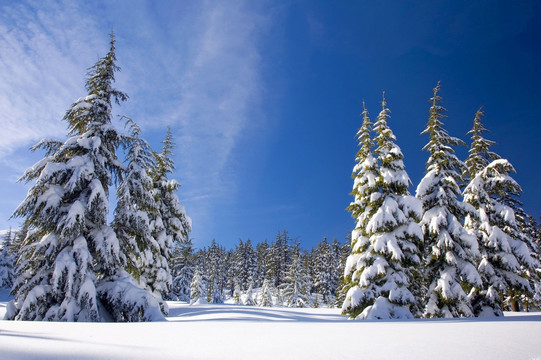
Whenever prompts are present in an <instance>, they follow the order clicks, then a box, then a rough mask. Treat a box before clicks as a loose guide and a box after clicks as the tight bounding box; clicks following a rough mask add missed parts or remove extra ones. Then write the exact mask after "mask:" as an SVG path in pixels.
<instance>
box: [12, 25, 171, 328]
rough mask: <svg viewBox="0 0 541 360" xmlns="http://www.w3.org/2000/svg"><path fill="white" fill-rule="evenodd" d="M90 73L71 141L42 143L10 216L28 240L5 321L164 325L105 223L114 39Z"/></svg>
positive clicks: (113, 160)
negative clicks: (21, 224) (25, 192)
mask: <svg viewBox="0 0 541 360" xmlns="http://www.w3.org/2000/svg"><path fill="white" fill-rule="evenodd" d="M110 45H111V46H110V50H109V52H108V54H107V55H106V56H105V57H103V58H101V59H99V60H98V62H97V63H96V64H95V65H94V66H92V67H91V68H90V69H89V72H88V77H87V80H86V84H85V87H86V89H87V91H88V95H87V96H85V97H84V98H80V99H79V100H77V101H76V102H75V103H74V104H73V105H72V107H71V108H70V109H69V110H68V111H67V113H66V115H65V117H64V120H66V121H67V122H68V129H69V138H68V139H67V140H66V141H65V142H64V143H60V142H58V141H42V142H41V143H39V144H38V145H36V146H35V147H34V149H37V148H40V147H41V148H45V150H46V156H45V158H43V159H42V160H40V161H39V162H38V163H36V164H35V165H34V166H33V167H31V168H30V169H28V170H27V171H26V172H25V174H24V175H23V176H22V178H21V179H24V180H26V181H27V182H28V181H35V184H34V186H32V188H31V189H30V190H29V192H28V195H27V197H26V199H25V200H24V201H23V202H22V203H21V204H20V205H19V207H18V208H17V209H16V210H15V212H14V216H17V217H22V218H24V227H25V228H26V229H28V233H27V236H26V238H25V240H24V242H23V243H22V248H21V251H20V265H19V268H18V274H19V276H18V277H17V279H16V281H15V284H14V287H13V290H12V292H13V294H14V295H15V296H16V297H15V299H14V300H13V301H12V302H10V304H9V305H8V309H7V312H6V319H11V320H60V321H100V320H104V319H111V320H114V321H142V320H143V321H145V320H161V319H163V316H162V315H161V313H160V311H159V307H158V303H157V302H156V300H155V299H154V297H152V295H151V294H149V293H148V292H147V291H145V290H143V289H141V288H139V287H138V286H137V285H136V282H135V280H134V279H133V277H131V276H130V275H129V274H128V273H127V272H126V271H125V270H124V269H123V264H122V260H123V259H124V258H125V256H123V254H122V252H121V251H122V250H121V249H120V246H119V242H118V239H117V237H116V235H115V233H114V231H113V229H112V228H111V227H110V226H108V225H107V214H108V203H109V199H108V194H109V186H110V185H111V183H112V180H113V178H114V177H116V176H118V175H119V173H120V171H121V170H122V164H121V163H120V162H119V161H118V160H117V157H116V149H117V147H118V145H119V143H120V136H119V134H118V132H117V131H116V129H115V128H114V127H113V126H112V124H111V117H112V115H111V106H112V100H114V101H116V102H117V103H120V101H124V100H126V99H127V96H126V94H124V93H123V92H120V91H118V90H116V89H114V88H113V87H112V83H113V82H114V79H115V77H114V74H115V72H116V71H118V70H119V67H118V66H117V65H116V64H115V62H116V56H115V40H114V36H113V35H112V34H111V42H110Z"/></svg>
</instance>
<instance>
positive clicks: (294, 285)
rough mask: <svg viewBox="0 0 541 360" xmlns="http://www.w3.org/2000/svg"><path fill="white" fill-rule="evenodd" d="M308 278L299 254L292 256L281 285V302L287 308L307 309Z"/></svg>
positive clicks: (308, 303) (308, 298)
mask: <svg viewBox="0 0 541 360" xmlns="http://www.w3.org/2000/svg"><path fill="white" fill-rule="evenodd" d="M311 287H312V284H311V281H310V276H309V275H308V274H307V273H306V269H305V267H304V266H303V259H302V257H301V256H300V254H296V255H293V262H292V263H291V265H290V267H289V271H288V272H287V274H286V276H285V278H284V283H283V284H282V285H281V289H282V296H283V301H284V303H285V304H286V306H288V307H299V308H300V307H308V306H309V305H310V288H311Z"/></svg>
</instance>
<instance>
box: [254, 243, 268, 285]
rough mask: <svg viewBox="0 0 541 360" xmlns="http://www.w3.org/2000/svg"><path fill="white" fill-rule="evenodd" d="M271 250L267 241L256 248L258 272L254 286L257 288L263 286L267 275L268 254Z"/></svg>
mask: <svg viewBox="0 0 541 360" xmlns="http://www.w3.org/2000/svg"><path fill="white" fill-rule="evenodd" d="M268 250H269V244H268V243H267V240H266V239H265V241H263V242H262V243H259V244H257V246H256V271H255V279H254V284H255V286H256V287H259V286H262V285H263V281H265V278H266V274H267V262H266V258H267V252H268Z"/></svg>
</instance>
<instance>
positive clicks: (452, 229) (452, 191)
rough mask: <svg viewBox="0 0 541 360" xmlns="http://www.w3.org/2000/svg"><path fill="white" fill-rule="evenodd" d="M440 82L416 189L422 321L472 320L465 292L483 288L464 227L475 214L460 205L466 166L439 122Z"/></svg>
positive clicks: (474, 246) (474, 242) (474, 241)
mask: <svg viewBox="0 0 541 360" xmlns="http://www.w3.org/2000/svg"><path fill="white" fill-rule="evenodd" d="M439 90H440V84H439V83H438V85H437V86H436V87H435V88H434V89H433V93H434V95H433V97H432V98H431V99H430V100H429V101H430V103H431V107H430V110H429V114H430V116H429V118H428V124H427V127H426V129H425V130H424V131H423V132H422V134H428V135H429V137H430V139H429V142H428V144H427V145H426V146H425V147H424V148H423V150H428V152H429V153H430V157H429V159H428V161H427V164H426V168H427V173H426V175H425V176H424V177H423V179H422V180H421V182H420V183H419V185H418V187H417V198H419V199H420V200H421V201H422V204H423V216H422V220H421V226H422V228H423V232H424V242H425V249H424V267H425V271H426V274H425V276H426V279H427V284H428V298H427V301H426V304H427V305H426V308H425V312H424V315H425V316H426V317H460V316H473V311H472V307H471V304H470V301H469V299H468V296H467V293H468V292H469V291H470V289H471V288H473V287H479V286H481V278H480V277H479V274H478V272H477V270H476V266H475V258H476V257H477V256H479V250H478V245H477V239H476V238H475V236H473V235H471V234H469V233H468V232H467V231H466V230H465V229H464V228H463V226H462V221H463V219H464V217H465V216H466V215H467V213H472V212H473V213H474V212H475V210H474V209H473V208H472V207H471V206H470V205H468V204H466V203H463V202H461V201H459V199H458V197H459V196H460V187H459V184H460V183H461V181H462V178H461V175H460V174H461V173H462V171H463V169H464V164H463V163H462V162H461V161H460V160H459V159H458V158H457V157H456V155H455V154H454V150H453V148H452V146H456V145H463V144H464V143H463V141H461V140H459V139H457V138H454V137H451V136H449V134H448V133H447V131H446V130H445V129H444V128H443V123H442V121H441V119H443V118H444V117H445V115H444V112H445V111H446V110H445V108H443V107H442V106H441V105H440V102H441V97H440V96H439V95H438V92H439Z"/></svg>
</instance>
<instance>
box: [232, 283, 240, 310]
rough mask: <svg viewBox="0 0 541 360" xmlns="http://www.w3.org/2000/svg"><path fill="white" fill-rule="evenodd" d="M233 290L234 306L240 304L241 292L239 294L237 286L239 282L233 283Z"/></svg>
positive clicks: (238, 286)
mask: <svg viewBox="0 0 541 360" xmlns="http://www.w3.org/2000/svg"><path fill="white" fill-rule="evenodd" d="M234 284H235V285H234V289H233V301H234V302H235V304H237V305H238V304H240V295H241V292H240V285H239V282H238V281H237V280H235V281H234Z"/></svg>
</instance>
